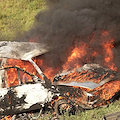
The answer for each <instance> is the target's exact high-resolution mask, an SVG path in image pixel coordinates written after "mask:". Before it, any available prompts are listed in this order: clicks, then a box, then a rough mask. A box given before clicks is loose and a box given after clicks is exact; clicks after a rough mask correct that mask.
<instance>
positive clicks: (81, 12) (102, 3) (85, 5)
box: [19, 0, 120, 68]
mask: <svg viewBox="0 0 120 120" xmlns="http://www.w3.org/2000/svg"><path fill="white" fill-rule="evenodd" d="M46 3H47V6H48V8H47V10H46V11H43V12H40V13H38V14H37V15H36V16H35V22H34V25H33V27H32V29H31V30H29V31H28V32H27V34H26V35H25V36H24V38H22V39H19V40H22V41H23V40H24V41H35V42H40V43H45V44H47V45H48V46H50V47H51V48H52V50H51V51H50V52H49V53H48V54H46V55H45V56H44V57H45V60H46V62H49V64H50V65H51V66H52V67H57V66H60V65H62V64H63V63H64V62H65V61H66V56H68V55H69V54H70V51H71V50H72V49H73V48H74V46H77V45H78V44H79V42H84V43H87V44H88V45H89V46H90V47H89V49H88V50H87V52H88V53H91V51H92V50H95V51H99V52H98V53H99V55H98V56H97V57H96V58H94V59H93V58H91V56H89V55H88V56H89V59H90V60H89V62H90V63H99V64H102V62H101V59H102V58H103V54H102V53H103V52H104V50H103V51H102V50H101V43H102V42H104V41H105V40H106V39H105V37H106V36H105V37H101V32H102V31H108V32H109V35H107V37H108V41H109V39H111V38H114V40H115V41H114V42H113V45H114V46H115V47H114V48H113V52H114V62H115V64H116V65H117V66H118V67H119V68H120V65H119V64H118V63H119V62H120V55H119V53H120V34H119V31H120V1H119V0H92V1H91V0H47V1H46ZM91 39H93V40H91ZM82 61H84V62H83V64H84V63H87V60H86V59H85V58H83V60H82Z"/></svg>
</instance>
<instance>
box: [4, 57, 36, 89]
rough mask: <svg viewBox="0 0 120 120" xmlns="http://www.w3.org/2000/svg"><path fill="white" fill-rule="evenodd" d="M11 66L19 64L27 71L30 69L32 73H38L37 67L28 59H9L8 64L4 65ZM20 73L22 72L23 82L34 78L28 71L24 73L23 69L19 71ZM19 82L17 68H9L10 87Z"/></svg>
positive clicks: (8, 83)
mask: <svg viewBox="0 0 120 120" xmlns="http://www.w3.org/2000/svg"><path fill="white" fill-rule="evenodd" d="M10 66H17V67H19V68H22V69H24V70H26V71H29V72H30V73H32V74H34V75H35V74H37V72H36V70H35V68H34V67H33V66H32V65H31V63H29V62H27V61H22V60H16V59H8V61H7V64H6V65H4V67H10ZM19 74H20V79H21V81H22V82H23V83H25V82H28V81H31V80H32V78H31V76H28V75H27V74H26V73H22V72H21V71H19ZM18 83H19V81H18V75H17V70H16V69H15V68H11V69H9V70H7V85H8V87H10V86H15V85H18Z"/></svg>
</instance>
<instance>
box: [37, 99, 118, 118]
mask: <svg viewBox="0 0 120 120" xmlns="http://www.w3.org/2000/svg"><path fill="white" fill-rule="evenodd" d="M119 111H120V101H115V102H113V103H111V104H110V105H109V106H108V107H105V108H95V109H92V110H86V111H85V112H79V113H77V114H76V115H71V116H68V115H67V114H65V115H64V116H59V118H60V120H102V118H103V117H104V115H107V114H112V113H115V112H119ZM51 116H52V115H51V114H48V115H46V116H45V117H43V118H39V120H49V119H50V118H51Z"/></svg>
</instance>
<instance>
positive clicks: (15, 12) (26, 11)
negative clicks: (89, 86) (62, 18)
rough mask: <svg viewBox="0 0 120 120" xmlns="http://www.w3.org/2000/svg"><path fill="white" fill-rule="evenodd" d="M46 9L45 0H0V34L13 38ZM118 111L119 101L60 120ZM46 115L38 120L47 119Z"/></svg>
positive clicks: (95, 118) (93, 118) (86, 119)
mask: <svg viewBox="0 0 120 120" xmlns="http://www.w3.org/2000/svg"><path fill="white" fill-rule="evenodd" d="M45 9H46V5H45V0H0V36H2V38H4V39H5V40H13V39H14V37H15V34H16V33H17V32H19V31H27V30H29V29H30V28H31V26H32V24H33V22H34V17H35V15H36V14H37V13H38V12H40V11H43V10H45ZM118 111H120V102H119V101H116V102H115V103H111V104H110V105H109V107H107V108H95V109H93V110H86V111H85V112H82V113H79V114H77V115H72V116H70V117H69V116H67V115H65V117H63V116H60V119H61V120H101V119H102V118H103V116H104V115H106V114H110V113H114V112H118ZM50 117H51V115H50V114H48V115H46V116H45V117H43V118H40V119H39V120H47V119H49V118H50Z"/></svg>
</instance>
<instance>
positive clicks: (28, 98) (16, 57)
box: [0, 42, 120, 118]
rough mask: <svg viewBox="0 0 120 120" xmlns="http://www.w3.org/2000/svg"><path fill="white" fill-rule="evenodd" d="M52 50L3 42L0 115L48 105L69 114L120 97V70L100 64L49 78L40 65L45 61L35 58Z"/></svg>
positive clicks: (44, 47) (73, 54) (99, 105)
mask: <svg viewBox="0 0 120 120" xmlns="http://www.w3.org/2000/svg"><path fill="white" fill-rule="evenodd" d="M49 49H50V48H49V47H48V46H46V45H44V44H40V43H29V42H1V43H0V58H1V69H0V75H1V76H0V86H1V88H0V116H1V118H3V117H5V116H9V115H10V116H11V117H12V116H14V115H15V114H20V113H24V112H30V111H33V110H37V109H40V110H41V111H42V110H43V108H45V107H46V108H49V107H50V108H51V110H53V111H55V112H56V113H57V114H64V112H65V111H66V110H67V111H68V113H69V115H70V114H75V112H76V111H77V110H81V111H83V110H86V109H92V108H96V107H101V106H103V105H107V104H109V103H110V102H112V101H114V100H115V99H116V98H117V97H118V96H119V90H120V74H119V72H117V71H114V70H111V69H108V68H105V67H102V66H100V65H99V64H85V65H83V66H81V67H76V68H74V69H72V70H68V69H65V70H64V71H62V72H60V73H58V74H55V75H54V76H53V77H50V78H49V76H47V75H45V73H44V72H42V70H41V69H40V66H39V65H38V63H39V64H41V63H42V61H41V60H40V59H38V58H35V57H36V56H40V55H42V54H45V53H46V52H48V51H49ZM73 51H75V49H74V50H73ZM75 54H77V53H74V52H73V53H72V55H71V56H75ZM71 56H70V57H68V59H70V60H69V62H71ZM75 57H76V56H75ZM65 64H66V65H68V63H65ZM64 66H65V65H64ZM111 88H112V89H111Z"/></svg>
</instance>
